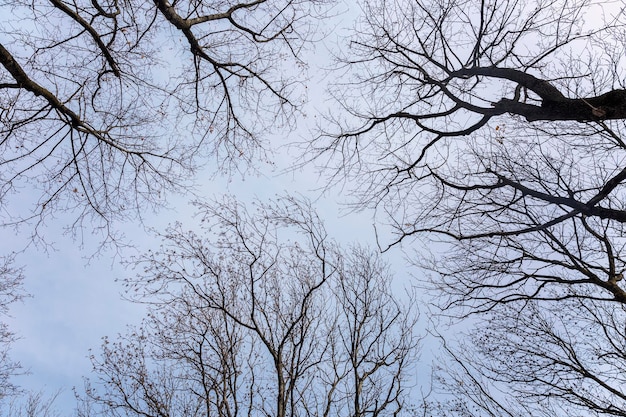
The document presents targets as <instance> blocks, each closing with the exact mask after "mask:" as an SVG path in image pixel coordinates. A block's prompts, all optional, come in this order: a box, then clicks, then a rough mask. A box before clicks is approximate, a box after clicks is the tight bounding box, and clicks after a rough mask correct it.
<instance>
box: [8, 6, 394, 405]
mask: <svg viewBox="0 0 626 417" xmlns="http://www.w3.org/2000/svg"><path fill="white" fill-rule="evenodd" d="M346 8H347V6H343V9H342V10H346ZM352 15H354V13H346V14H343V15H342V18H340V19H338V22H343V24H344V25H349V24H350V23H349V22H350V16H352ZM337 36H341V32H335V33H334V34H333V35H331V36H329V38H328V39H326V41H325V42H327V43H328V44H331V45H332V44H333V43H334V42H335V39H336V37H337ZM312 57H313V58H314V59H311V60H310V62H311V75H312V76H313V79H312V80H311V82H310V83H309V85H310V86H312V87H313V88H310V89H309V90H310V92H309V98H310V100H311V102H310V104H309V106H308V111H307V114H308V115H309V116H308V118H309V120H305V121H301V122H300V123H299V130H298V131H296V132H294V133H293V134H291V135H290V136H289V137H288V138H287V137H285V136H284V135H283V136H278V137H276V138H275V140H274V141H273V145H282V144H284V143H285V142H291V141H299V140H302V139H305V138H306V137H307V136H308V135H310V133H309V129H310V128H311V126H313V125H314V124H315V121H316V113H317V112H319V111H322V110H323V109H324V108H325V106H326V105H327V104H326V101H325V99H324V96H323V92H324V89H323V88H322V87H323V85H324V82H325V78H326V76H325V72H324V71H322V70H321V69H320V68H316V67H315V65H319V66H320V67H323V66H327V65H328V63H329V61H328V53H327V51H326V50H325V47H324V44H323V43H320V44H318V45H317V47H316V51H315V52H314V53H313V55H312ZM283 149H284V148H283ZM277 158H278V161H277V162H278V164H277V166H276V167H274V168H272V169H270V168H271V167H270V166H269V165H266V166H261V167H259V168H260V173H259V174H258V175H257V174H251V175H247V176H245V177H244V178H242V177H241V176H236V177H233V178H223V177H218V178H211V179H210V180H207V181H203V180H202V175H200V178H199V182H200V183H202V184H203V185H202V188H201V191H200V194H201V195H203V196H206V197H207V198H211V197H219V196H220V195H221V194H223V193H230V194H233V195H235V196H237V197H238V198H239V199H241V200H243V201H251V200H252V199H253V198H260V199H264V198H268V197H272V196H274V195H275V194H278V193H283V192H285V191H287V192H298V193H301V194H303V195H306V196H309V197H310V198H318V197H320V192H319V191H314V190H315V189H316V188H319V187H320V186H322V185H323V182H321V181H318V177H317V174H316V173H315V171H314V170H313V169H312V168H309V169H307V170H306V171H305V172H301V171H294V172H288V173H282V174H281V169H282V168H285V167H288V166H289V165H290V164H291V160H290V159H289V157H288V155H286V154H283V155H282V156H277ZM206 177H207V178H209V176H208V175H207V176H206ZM189 199H190V198H189V196H171V197H170V198H169V204H170V208H169V209H166V210H163V211H161V212H160V213H159V214H157V215H154V216H148V217H147V218H146V225H147V226H149V227H152V228H154V229H155V230H163V229H164V227H165V226H166V225H167V224H168V223H171V222H174V221H181V222H182V223H183V224H184V225H185V224H187V225H189V226H191V224H192V223H193V220H192V216H193V212H194V209H193V207H191V206H190V205H189ZM341 201H343V202H346V201H347V200H346V199H345V198H344V196H342V195H341V190H335V191H334V192H332V193H330V194H329V195H326V196H324V197H322V198H320V199H319V200H318V201H317V203H316V208H317V209H318V213H319V215H320V216H321V217H322V219H324V221H325V224H326V226H327V229H328V232H329V234H330V236H331V237H333V238H335V239H337V240H338V241H340V242H341V243H349V242H356V241H358V242H360V243H369V244H370V245H372V246H373V245H375V240H374V231H373V227H372V221H371V213H360V214H354V213H349V212H348V210H347V209H346V208H345V207H344V206H341V205H340V204H339V202H341ZM69 221H71V216H59V217H58V218H57V219H56V220H55V221H54V222H53V223H49V225H48V226H47V227H46V228H45V230H44V231H45V234H46V237H47V239H48V240H49V241H50V242H51V243H52V244H53V245H52V248H48V250H44V249H43V248H42V247H35V246H32V245H31V246H29V247H28V248H27V249H26V250H25V251H23V252H21V253H20V254H19V256H18V257H17V259H16V263H17V265H23V266H24V273H25V276H26V281H25V287H26V291H27V292H28V293H29V294H31V296H32V297H31V298H27V299H25V300H24V301H23V302H21V303H18V304H16V305H14V306H13V307H12V309H11V315H12V317H11V318H10V319H9V325H10V326H11V328H12V329H13V330H14V331H15V332H16V333H17V335H18V336H19V337H20V340H19V341H17V342H16V343H15V344H14V346H13V351H12V356H13V358H14V359H16V360H18V361H20V362H21V364H22V365H23V367H24V368H25V370H28V371H29V372H30V374H29V375H25V376H20V377H17V378H15V382H16V383H18V384H19V385H20V386H22V387H24V388H27V389H32V390H35V391H38V390H44V391H45V392H46V393H48V394H51V393H53V392H55V391H57V390H63V392H62V394H61V396H60V398H59V399H58V400H57V407H58V409H59V410H61V411H62V413H63V414H64V413H70V412H71V408H72V406H73V404H74V401H73V394H72V387H74V386H76V387H78V388H79V390H80V387H81V386H82V377H83V376H87V375H89V372H90V369H91V364H90V362H89V360H88V355H89V349H93V350H94V352H96V353H97V352H98V351H99V346H100V340H101V338H102V337H103V336H105V335H109V336H114V335H115V334H117V333H120V332H124V329H125V327H126V325H128V324H132V323H138V322H139V321H140V320H141V318H142V315H143V308H142V306H139V305H136V304H132V303H130V302H127V301H124V300H123V299H122V297H121V295H122V294H123V288H122V286H121V284H120V283H119V282H117V280H118V279H121V278H123V277H125V276H127V275H128V274H133V272H132V271H129V270H125V269H124V268H123V267H122V266H121V265H120V264H119V261H120V257H119V256H116V254H115V252H114V251H113V250H106V251H102V252H98V243H99V241H100V239H101V236H99V235H95V236H94V235H92V234H91V233H90V231H89V230H85V234H84V235H83V236H82V237H80V239H76V238H74V237H72V236H67V235H64V234H63V226H65V225H67V222H69ZM118 227H119V228H120V229H122V230H124V232H125V234H126V239H127V240H128V241H129V242H131V243H133V244H134V245H135V248H136V250H138V251H144V250H146V249H148V248H154V247H156V246H158V243H159V242H158V240H157V239H155V238H154V235H153V234H151V233H149V232H147V231H146V230H145V228H144V227H138V226H137V225H129V224H125V225H118ZM28 232H29V230H22V231H21V233H20V234H17V235H16V234H15V233H13V232H12V231H9V230H3V231H2V233H3V236H4V238H3V239H0V242H1V243H0V250H1V251H2V253H10V252H12V251H14V250H17V249H20V248H23V247H24V246H26V245H27V242H28V240H27V235H28ZM81 241H82V245H81ZM132 250H133V249H128V250H125V251H124V255H125V256H127V255H129V254H130V253H132ZM94 252H98V253H97V256H94V257H92V256H91V255H93V254H94ZM389 256H390V257H391V258H390V259H391V260H392V261H393V264H394V267H395V268H394V269H395V270H396V271H398V270H403V269H404V261H403V260H402V257H401V254H400V253H399V251H398V250H395V251H393V252H392V253H390V254H389ZM403 275H404V274H403ZM405 277H406V275H404V277H402V278H403V280H404V281H406V280H405V279H404V278H405Z"/></svg>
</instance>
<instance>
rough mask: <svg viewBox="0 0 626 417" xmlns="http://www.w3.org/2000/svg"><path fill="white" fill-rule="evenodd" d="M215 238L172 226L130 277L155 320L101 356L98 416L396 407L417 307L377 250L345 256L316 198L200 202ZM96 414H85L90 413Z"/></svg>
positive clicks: (95, 390)
mask: <svg viewBox="0 0 626 417" xmlns="http://www.w3.org/2000/svg"><path fill="white" fill-rule="evenodd" d="M200 207H201V209H202V212H203V224H204V226H203V227H204V228H206V229H205V230H206V231H208V232H210V233H211V234H215V236H218V237H217V238H216V239H213V238H212V237H211V234H209V235H208V236H203V235H199V234H196V233H194V232H186V231H183V230H182V229H181V228H180V226H175V227H173V228H171V229H170V230H169V231H168V232H167V234H166V235H165V236H164V238H165V240H164V245H163V247H162V249H161V250H160V251H158V252H154V253H149V254H147V255H146V256H145V257H144V258H142V259H141V260H140V261H139V263H138V265H141V266H143V267H144V269H143V273H142V274H141V275H140V276H139V277H138V278H136V279H131V280H129V281H128V285H129V290H130V291H131V293H136V294H138V298H137V300H138V301H141V302H146V303H148V304H149V306H150V314H149V315H148V318H147V319H146V320H145V321H144V323H143V324H142V325H141V326H140V327H139V328H138V329H136V330H134V331H131V332H129V334H127V335H125V336H121V337H120V338H119V339H118V340H117V341H109V340H108V339H105V342H104V344H103V347H102V352H101V354H100V355H94V356H93V359H92V360H93V364H94V372H95V376H94V380H93V382H91V383H89V384H88V386H87V391H86V396H85V399H86V400H87V402H90V401H91V403H92V405H93V406H94V408H95V409H98V410H99V411H101V412H103V413H104V415H112V416H118V415H119V416H121V415H124V416H126V415H146V416H148V415H150V416H166V415H188V416H195V415H213V414H214V415H219V416H237V415H273V416H281V417H284V416H307V415H308V416H341V415H350V416H365V415H377V416H385V415H394V414H397V413H399V412H400V411H401V410H402V408H403V406H404V399H405V396H406V394H407V387H406V383H407V381H406V378H407V376H408V371H409V368H410V363H409V359H410V358H411V357H412V355H413V354H414V353H415V349H416V345H417V339H416V337H415V328H414V327H415V326H414V325H415V319H416V315H415V311H413V310H411V309H404V307H402V305H401V304H400V303H399V302H398V301H396V300H395V299H394V298H393V296H392V295H391V293H390V290H389V281H388V280H389V275H388V274H387V273H386V269H387V267H386V266H385V265H384V264H383V263H382V262H381V261H380V259H377V255H376V253H374V252H371V251H366V250H365V249H362V248H361V249H359V248H355V249H354V251H352V252H348V254H344V253H343V252H341V251H339V249H338V248H337V247H336V245H335V244H333V243H332V241H331V240H330V238H329V237H328V236H327V234H326V232H325V230H324V228H323V227H322V225H321V223H320V221H319V219H318V218H317V216H316V215H315V213H314V212H313V211H312V209H311V207H310V206H309V204H308V203H306V202H303V201H298V200H295V199H291V198H284V199H282V200H280V201H276V202H275V203H272V204H258V205H257V206H256V210H255V212H253V213H250V212H248V211H247V210H246V209H245V207H243V206H242V205H240V204H238V203H236V202H234V201H231V200H228V201H225V202H223V203H220V204H218V205H217V206H213V205H205V204H203V205H201V206H200ZM86 415H88V413H86Z"/></svg>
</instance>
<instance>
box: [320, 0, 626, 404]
mask: <svg viewBox="0 0 626 417" xmlns="http://www.w3.org/2000/svg"><path fill="white" fill-rule="evenodd" d="M623 12H624V5H623V3H622V2H603V1H586V0H583V1H561V0H545V1H544V0H537V1H531V2H520V1H514V0H494V1H463V0H445V1H429V0H424V1H421V0H416V1H404V0H390V1H383V2H366V5H365V7H364V13H363V19H362V24H361V25H360V26H359V28H358V31H357V34H356V35H355V37H354V38H353V39H351V41H350V47H349V48H348V49H347V51H346V53H345V55H344V58H343V61H344V62H345V63H346V64H347V65H348V66H349V67H350V68H351V69H352V71H351V73H350V74H349V77H350V78H348V79H346V80H344V82H343V83H340V84H339V85H338V86H337V88H335V89H334V91H335V92H336V94H337V98H338V101H339V103H341V104H342V105H343V106H344V109H345V110H346V114H345V116H342V115H338V112H337V111H335V112H334V116H335V120H336V122H337V125H338V126H339V128H340V130H339V132H337V131H335V132H330V133H328V134H326V135H323V136H321V137H320V139H319V140H318V141H316V143H315V144H314V145H312V146H313V148H315V151H316V152H317V153H318V155H320V157H325V158H328V159H329V160H330V164H331V165H332V164H334V166H335V171H334V176H333V180H336V181H339V180H346V181H347V182H349V183H350V182H354V184H356V186H355V187H354V188H353V189H354V190H355V194H356V197H357V205H358V206H359V207H368V206H369V207H374V208H375V209H376V210H377V213H378V214H379V221H380V222H379V227H378V231H379V237H380V238H381V239H384V240H383V242H384V243H382V246H383V248H386V247H389V246H393V245H394V244H398V243H401V242H402V243H407V242H408V241H409V240H412V238H415V237H417V238H418V239H426V240H428V241H429V242H432V241H436V242H440V243H441V245H440V246H437V247H436V249H434V250H433V251H434V252H439V253H438V254H437V255H435V256H434V257H432V258H427V257H421V258H420V255H419V254H417V258H416V262H417V263H418V264H419V265H420V266H423V267H426V268H429V269H431V270H432V271H434V275H433V277H434V279H432V280H431V281H430V282H429V284H428V285H429V286H430V288H431V289H432V290H434V292H433V294H434V296H435V297H436V298H434V303H436V304H438V305H439V306H440V307H441V308H442V311H443V312H444V314H446V315H450V316H457V317H466V316H467V315H470V314H476V313H483V314H484V315H483V316H482V317H483V318H484V319H485V320H486V321H487V325H486V326H487V328H489V329H490V330H489V332H487V333H485V332H482V333H481V337H483V339H478V340H474V342H475V343H474V344H473V345H474V346H477V347H478V348H479V353H477V355H478V356H477V357H480V358H481V359H480V363H482V364H484V366H477V367H476V369H482V370H483V371H484V376H486V377H487V380H490V381H492V382H494V383H496V382H497V383H502V382H506V384H505V388H504V389H505V392H507V393H511V394H512V393H517V394H518V398H519V399H523V398H526V399H527V400H526V403H527V404H528V401H529V400H530V399H537V397H541V398H543V399H545V401H546V402H549V403H551V404H552V405H554V404H553V403H554V402H555V401H556V402H557V403H558V404H556V405H554V407H556V408H555V409H559V407H561V409H567V410H570V411H571V412H574V411H575V412H576V413H579V414H581V415H611V414H615V415H621V414H620V413H621V411H619V410H620V409H623V406H622V405H621V404H622V401H623V399H622V398H623V395H624V392H625V391H624V388H623V386H622V384H621V376H620V375H621V374H620V372H621V369H622V364H621V363H620V360H619V359H618V358H620V357H622V352H621V346H620V344H619V343H616V341H617V340H618V339H619V336H618V333H617V332H618V331H619V332H622V331H623V326H624V324H623V319H621V318H619V315H620V313H619V312H620V311H621V310H622V308H623V305H624V304H625V303H626V287H624V284H623V281H622V279H623V273H624V271H625V269H626V258H625V256H626V253H625V252H624V243H625V241H624V234H625V232H626V229H625V227H624V225H625V224H626V206H625V205H624V201H626V193H625V187H624V181H625V180H626V169H625V168H624V161H625V160H626V145H625V143H626V142H625V141H624V134H625V132H626V126H625V124H624V119H625V116H626V114H625V112H624V109H625V108H626V107H624V105H625V103H626V102H625V101H624V97H625V95H626V94H625V89H624V88H625V86H624V79H625V74H624V63H625V61H624V45H625V44H624V32H625V30H626V19H625V17H624V16H625V14H624V13H623ZM324 165H325V166H328V165H329V161H324ZM380 223H386V224H387V225H389V227H390V229H385V228H383V227H380ZM383 230H384V231H385V232H383ZM389 230H391V236H390V235H389V233H387V231H389ZM412 241H413V242H419V240H412ZM537 314H539V316H537ZM563 315H565V316H566V317H565V318H564V317H563ZM570 318H572V319H575V320H579V321H578V323H579V324H577V325H574V324H571V323H566V322H565V321H564V320H566V319H567V320H569V319H570ZM540 322H541V323H542V324H541V326H543V327H541V328H538V327H537V326H540V324H539V323H540ZM583 323H586V327H585V326H583ZM574 329H578V331H577V332H576V331H574ZM593 343H598V344H599V346H598V347H597V348H595V350H594V349H591V347H590V346H592V344H593ZM470 359H471V358H470ZM485 361H486V362H485ZM526 361H529V362H526ZM530 362H532V363H530ZM489 364H490V365H489ZM466 382H467V381H466ZM496 385H497V384H496ZM522 386H523V387H524V388H522ZM500 387H501V388H502V385H500ZM464 392H467V391H464ZM477 392H478V391H475V393H477ZM483 399H484V397H483ZM542 401H543V400H542ZM500 411H501V410H500ZM478 415H481V414H480V413H479V414H478ZM494 415H503V414H498V413H495V414H494ZM568 415H577V414H568Z"/></svg>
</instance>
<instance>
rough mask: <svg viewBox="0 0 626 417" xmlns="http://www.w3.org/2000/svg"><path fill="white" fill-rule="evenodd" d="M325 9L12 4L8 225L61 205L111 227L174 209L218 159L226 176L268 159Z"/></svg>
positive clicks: (5, 152) (1, 36)
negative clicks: (147, 211)
mask: <svg viewBox="0 0 626 417" xmlns="http://www.w3.org/2000/svg"><path fill="white" fill-rule="evenodd" d="M323 3H324V0H319V1H301V0H277V1H274V0H272V1H270V0H254V1H250V2H239V1H231V0H224V1H211V2H205V1H174V2H171V3H170V2H168V1H165V0H163V1H161V0H158V1H154V2H143V1H118V0H105V1H100V0H93V1H82V0H76V1H72V0H70V1H63V0H52V1H49V2H29V1H19V0H11V1H5V2H3V5H2V6H1V7H2V8H1V13H0V15H1V16H2V17H1V18H0V64H1V65H0V91H1V94H0V146H1V154H2V157H1V158H0V182H1V185H0V207H1V208H2V210H3V211H5V213H4V214H3V218H2V223H3V224H10V223H19V222H21V221H23V220H25V219H29V218H35V219H37V218H45V217H46V216H47V215H49V213H53V212H54V211H55V210H60V211H63V210H75V211H78V213H82V214H83V215H88V216H91V218H92V220H94V219H95V220H101V221H104V222H105V223H106V222H108V221H109V220H111V219H116V218H123V217H125V216H128V215H130V214H137V213H138V209H140V208H144V207H145V206H146V205H148V206H149V205H152V204H157V205H158V204H162V203H163V201H164V200H163V198H164V197H163V193H164V192H165V191H167V190H178V191H180V190H181V189H182V188H183V187H185V186H188V185H189V184H190V183H191V182H192V179H191V178H190V175H191V174H192V173H193V172H194V170H195V169H196V168H198V167H199V166H201V165H203V164H204V163H206V161H207V158H208V157H212V158H213V159H211V160H214V161H216V162H215V167H216V169H215V171H217V170H226V171H231V170H232V169H241V170H245V169H246V167H249V166H254V165H257V166H258V164H260V163H264V162H266V151H267V150H268V148H267V146H266V145H267V144H266V143H265V139H266V138H265V137H264V136H263V135H264V134H265V133H267V132H269V131H272V130H273V129H275V128H277V127H279V126H281V125H282V126H289V125H290V124H291V123H292V121H293V117H294V112H295V111H296V110H297V108H298V106H299V104H300V103H301V99H302V97H301V93H302V90H301V89H300V86H301V84H300V83H301V81H302V80H301V79H300V78H298V77H299V74H298V69H303V68H304V64H303V63H302V62H301V61H300V55H301V52H302V48H303V46H304V45H305V43H306V42H308V41H310V40H311V39H312V38H311V37H312V35H314V30H313V29H314V27H315V26H314V24H315V21H314V18H315V17H316V15H318V10H317V9H316V8H317V7H318V6H320V5H322V4H323ZM25 186H28V187H31V188H32V187H34V188H36V189H38V190H39V191H40V193H39V194H38V195H36V197H35V199H34V201H28V199H27V198H26V196H25V193H23V192H21V191H22V189H23V188H24V187H25ZM15 194H16V195H19V196H20V197H21V198H22V201H20V203H21V204H19V207H18V208H17V209H14V211H12V212H8V213H7V212H6V209H7V208H6V207H7V202H8V201H9V198H10V197H11V195H15ZM28 203H30V204H31V205H30V206H29V205H28Z"/></svg>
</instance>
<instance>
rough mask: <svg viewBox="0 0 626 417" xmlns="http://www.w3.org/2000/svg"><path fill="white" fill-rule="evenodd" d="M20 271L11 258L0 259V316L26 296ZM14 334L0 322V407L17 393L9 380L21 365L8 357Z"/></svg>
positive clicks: (4, 314)
mask: <svg viewBox="0 0 626 417" xmlns="http://www.w3.org/2000/svg"><path fill="white" fill-rule="evenodd" d="M23 279H24V276H23V275H22V270H21V269H19V268H16V267H15V265H14V257H13V256H5V257H2V258H0V315H1V316H4V317H6V316H7V314H8V312H9V305H10V304H12V303H14V302H16V301H19V300H21V299H23V298H24V297H25V296H26V294H25V292H24V289H23V287H22V281H23ZM15 337H16V336H15V333H14V332H13V331H12V330H11V329H9V326H8V324H7V323H5V322H4V320H3V321H0V405H1V404H3V403H5V402H6V401H7V400H8V399H10V398H11V397H12V396H14V395H15V394H17V393H18V388H17V387H16V386H15V385H14V384H13V382H12V381H11V378H12V377H13V376H15V375H16V374H17V373H19V372H20V370H21V365H20V364H19V363H18V362H15V361H14V360H12V359H11V357H10V350H11V345H12V344H13V342H14V341H15Z"/></svg>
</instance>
